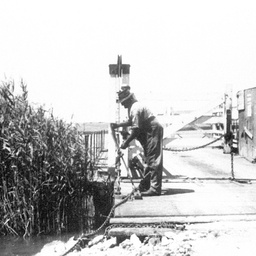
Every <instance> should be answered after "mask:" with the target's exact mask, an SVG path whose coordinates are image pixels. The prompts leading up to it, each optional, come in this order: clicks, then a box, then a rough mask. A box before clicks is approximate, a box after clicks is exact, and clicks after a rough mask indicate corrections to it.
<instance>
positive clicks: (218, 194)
mask: <svg viewBox="0 0 256 256" xmlns="http://www.w3.org/2000/svg"><path fill="white" fill-rule="evenodd" d="M121 187H122V193H123V194H128V193H129V192H130V191H131V188H132V187H131V184H129V183H122V184H121ZM255 194H256V182H255V181H251V182H249V183H244V181H242V183H240V182H236V181H231V180H189V181H176V182H168V183H163V189H162V195H161V196H156V197H144V198H143V199H142V200H129V201H128V202H126V203H124V204H122V205H120V206H119V207H117V208H116V209H115V216H114V218H112V219H111V220H110V223H125V222H127V223H143V222H164V221H168V222H186V223H188V222H209V221H219V220H224V219H225V220H229V219H230V220H254V219H255V220H256V197H255ZM117 202H120V199H117V200H116V203H117Z"/></svg>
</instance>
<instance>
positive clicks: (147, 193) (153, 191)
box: [141, 188, 161, 196]
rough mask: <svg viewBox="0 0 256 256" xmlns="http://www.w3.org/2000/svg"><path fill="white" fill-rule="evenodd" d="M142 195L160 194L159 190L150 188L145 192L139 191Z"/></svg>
mask: <svg viewBox="0 0 256 256" xmlns="http://www.w3.org/2000/svg"><path fill="white" fill-rule="evenodd" d="M141 195H142V196H160V195H161V192H157V191H155V190H154V189H152V188H150V189H148V190H147V191H145V192H141Z"/></svg>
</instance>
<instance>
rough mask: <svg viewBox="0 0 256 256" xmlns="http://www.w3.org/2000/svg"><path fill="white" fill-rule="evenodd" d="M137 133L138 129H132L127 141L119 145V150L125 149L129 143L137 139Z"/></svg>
mask: <svg viewBox="0 0 256 256" xmlns="http://www.w3.org/2000/svg"><path fill="white" fill-rule="evenodd" d="M138 133H139V129H138V128H134V129H132V132H131V134H130V135H129V136H128V138H127V140H126V141H125V142H124V143H123V144H122V145H121V147H120V148H121V149H126V148H127V147H128V146H129V144H130V142H131V141H132V140H134V139H135V138H136V137H137V135H138Z"/></svg>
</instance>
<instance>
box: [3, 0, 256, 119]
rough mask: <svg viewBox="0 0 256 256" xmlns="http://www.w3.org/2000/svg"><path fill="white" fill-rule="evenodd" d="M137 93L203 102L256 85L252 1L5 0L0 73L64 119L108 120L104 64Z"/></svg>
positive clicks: (189, 104) (173, 101)
mask: <svg viewBox="0 0 256 256" xmlns="http://www.w3.org/2000/svg"><path fill="white" fill-rule="evenodd" d="M118 54H120V55H122V59H123V63H124V64H130V65H131V70H130V71H131V74H130V86H131V87H132V89H133V91H134V92H135V93H136V94H137V96H138V98H139V99H148V100H154V101H156V102H158V104H159V105H161V104H162V105H164V104H170V105H173V106H174V107H177V108H178V107H182V108H197V107H200V106H201V105H203V104H207V102H208V101H211V100H214V99H217V98H219V97H221V96H222V95H223V94H224V92H225V88H227V87H232V88H233V93H236V92H237V91H238V90H240V89H246V88H250V87H255V86H256V2H255V1H254V0H251V1H248V0H242V1H236V0H232V1H231V0H230V1H227V0H221V1H218V0H214V1H207V0H202V1H198V0H188V1H186V0H183V1H182V0H179V1H178V0H176V1H172V0H166V1H165V0H155V1H153V0H129V1H122V0H116V1H114V0H102V1H101V0H91V1H89V0H81V1H78V0H72V1H71V0H70V1H66V0H61V1H56V0H55V1H54V0H51V1H48V0H43V1H39V0H37V1H36V0H31V1H27V0H16V1H13V0H1V2H0V79H1V80H4V79H5V78H11V79H14V80H15V82H16V84H17V85H18V84H19V81H20V79H23V80H24V81H25V82H26V83H27V86H28V91H29V98H30V101H31V102H34V103H39V104H45V105H46V107H51V108H53V111H54V114H55V115H56V116H59V117H61V118H64V119H66V120H67V121H70V120H71V116H72V115H74V117H73V121H75V122H76V121H79V122H87V121H107V116H108V96H107V95H108V91H109V86H110V78H109V73H108V65H109V64H115V63H116V61H117V55H118Z"/></svg>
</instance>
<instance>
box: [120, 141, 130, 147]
mask: <svg viewBox="0 0 256 256" xmlns="http://www.w3.org/2000/svg"><path fill="white" fill-rule="evenodd" d="M128 146H129V144H128V143H127V142H126V141H125V142H124V143H122V145H121V146H120V148H121V149H126V148H128Z"/></svg>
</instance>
